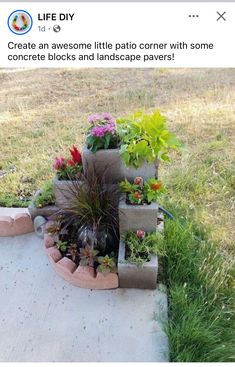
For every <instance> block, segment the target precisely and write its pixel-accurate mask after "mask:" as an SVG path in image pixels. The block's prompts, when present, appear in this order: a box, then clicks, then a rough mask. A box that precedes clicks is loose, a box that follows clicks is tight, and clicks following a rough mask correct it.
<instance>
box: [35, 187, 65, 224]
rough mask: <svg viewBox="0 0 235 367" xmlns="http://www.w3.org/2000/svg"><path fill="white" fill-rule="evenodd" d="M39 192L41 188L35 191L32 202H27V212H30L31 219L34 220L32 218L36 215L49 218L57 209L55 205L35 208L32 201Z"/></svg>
mask: <svg viewBox="0 0 235 367" xmlns="http://www.w3.org/2000/svg"><path fill="white" fill-rule="evenodd" d="M40 194H41V190H38V191H37V192H36V194H35V196H34V198H33V200H32V202H31V204H29V206H28V211H29V214H30V216H31V218H32V220H34V218H36V217H38V216H41V217H45V218H49V217H51V216H52V215H54V214H56V213H57V212H58V210H59V208H57V207H56V206H55V205H47V206H44V207H43V208H36V206H35V205H34V203H33V201H34V200H35V199H36V197H37V196H38V195H40Z"/></svg>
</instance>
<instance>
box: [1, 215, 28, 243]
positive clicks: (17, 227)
mask: <svg viewBox="0 0 235 367" xmlns="http://www.w3.org/2000/svg"><path fill="white" fill-rule="evenodd" d="M31 232H34V227H33V222H32V219H31V216H30V215H29V214H28V213H17V214H15V215H14V217H11V216H9V215H2V216H0V237H10V236H19V235H21V234H26V233H31Z"/></svg>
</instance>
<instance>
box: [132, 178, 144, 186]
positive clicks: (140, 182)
mask: <svg viewBox="0 0 235 367" xmlns="http://www.w3.org/2000/svg"><path fill="white" fill-rule="evenodd" d="M134 184H135V185H142V184H143V178H142V177H136V178H135V179H134Z"/></svg>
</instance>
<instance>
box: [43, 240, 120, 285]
mask: <svg viewBox="0 0 235 367" xmlns="http://www.w3.org/2000/svg"><path fill="white" fill-rule="evenodd" d="M54 243H55V242H54V239H53V237H52V236H50V235H48V234H47V233H45V234H44V246H45V248H46V252H47V255H48V257H49V260H50V262H51V264H52V266H53V267H54V269H55V271H56V272H57V273H58V274H59V275H60V276H61V277H62V278H64V279H65V280H66V281H67V282H69V283H72V284H73V285H75V286H77V287H80V288H88V289H113V288H118V275H117V274H113V273H109V274H107V275H106V276H104V275H103V274H102V273H98V272H97V274H95V271H94V269H93V268H91V267H89V266H80V265H79V266H78V267H77V265H76V264H75V263H74V262H73V261H72V260H70V259H68V258H67V257H62V255H61V253H60V251H59V250H58V249H57V248H56V247H55V246H54Z"/></svg>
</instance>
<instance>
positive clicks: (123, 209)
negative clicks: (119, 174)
mask: <svg viewBox="0 0 235 367" xmlns="http://www.w3.org/2000/svg"><path fill="white" fill-rule="evenodd" d="M120 189H121V191H122V192H123V193H124V194H123V196H122V197H121V200H120V203H119V225H120V233H121V234H122V233H124V232H126V231H130V230H137V229H138V228H142V229H143V230H145V231H154V230H156V227H157V219H158V214H159V209H158V204H157V203H156V201H157V199H158V198H159V197H160V195H161V194H162V193H163V192H164V187H163V184H162V182H161V181H159V180H157V179H155V178H150V179H148V180H146V181H144V180H143V178H142V177H136V178H135V179H134V181H133V183H131V182H129V181H127V180H125V181H122V182H121V183H120Z"/></svg>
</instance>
